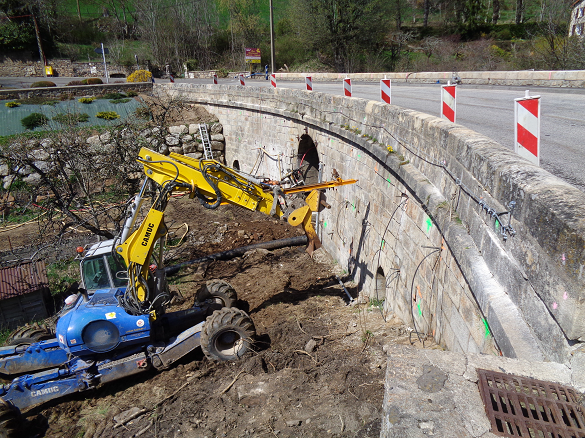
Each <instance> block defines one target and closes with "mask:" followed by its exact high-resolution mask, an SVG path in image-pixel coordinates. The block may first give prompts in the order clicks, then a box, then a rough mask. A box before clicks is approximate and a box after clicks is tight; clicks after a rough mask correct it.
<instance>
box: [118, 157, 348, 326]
mask: <svg viewBox="0 0 585 438" xmlns="http://www.w3.org/2000/svg"><path fill="white" fill-rule="evenodd" d="M138 161H139V162H140V163H141V164H142V165H143V168H144V173H145V174H146V177H147V178H148V179H150V180H152V181H154V182H155V183H156V184H157V186H158V187H159V188H160V190H159V195H158V197H157V198H156V199H155V200H154V202H153V204H152V206H151V208H150V211H149V212H148V214H147V215H146V217H145V219H144V220H143V221H142V223H141V224H140V225H139V226H138V228H137V229H136V231H134V232H133V233H132V234H131V235H129V236H128V238H126V239H125V240H124V241H123V242H121V243H120V244H119V245H118V246H117V247H116V251H117V252H118V254H120V255H121V256H122V258H123V259H124V261H125V262H126V266H128V275H129V285H128V288H129V291H128V293H130V294H131V295H132V296H131V299H133V300H137V303H136V304H135V307H137V308H138V307H140V308H141V312H143V313H144V312H148V313H151V314H152V316H153V317H156V307H157V305H156V303H155V301H156V300H157V296H158V295H157V294H158V292H156V290H158V289H159V287H156V284H153V280H152V278H151V277H153V276H154V277H156V275H155V274H153V273H152V272H150V270H149V261H150V259H151V256H152V254H153V251H154V247H155V243H156V241H157V240H159V239H160V238H161V237H164V236H165V235H166V234H167V228H166V226H165V224H164V211H165V208H166V205H167V202H168V200H169V198H170V195H171V193H172V192H177V191H178V192H187V193H189V197H190V198H195V197H197V198H198V199H199V201H200V202H201V204H202V205H203V206H204V207H206V208H212V209H213V208H217V207H218V206H219V205H222V204H235V205H239V206H241V207H244V208H247V209H249V210H252V211H260V212H262V213H264V214H266V215H269V216H274V217H278V218H280V217H282V216H283V215H284V214H285V212H284V211H283V209H282V207H281V204H280V202H279V197H282V198H284V196H285V195H286V194H291V193H299V192H311V193H310V194H309V195H308V196H307V198H306V205H304V206H302V207H300V208H298V209H296V210H294V211H293V212H292V213H291V214H290V215H289V217H288V222H289V223H290V224H291V225H294V226H299V225H302V226H303V229H304V230H305V233H306V234H307V237H308V238H309V246H308V249H307V250H308V251H309V252H312V251H313V250H315V249H317V248H318V247H319V246H321V244H320V242H319V239H318V237H317V234H316V233H315V230H314V228H313V225H312V223H311V216H312V213H313V212H316V211H318V210H319V208H320V205H319V204H320V202H319V200H320V192H319V190H323V189H327V188H332V187H336V186H341V185H346V184H353V183H355V182H356V180H342V179H340V178H338V179H337V180H335V181H330V182H327V183H322V184H315V185H311V186H300V187H295V188H293V189H281V188H280V187H279V186H270V185H268V184H263V183H261V182H259V181H256V180H255V179H254V178H252V177H250V176H248V175H245V174H243V173H240V172H238V171H236V170H234V169H231V168H229V167H227V166H224V165H222V164H221V163H219V162H217V161H215V160H197V159H193V158H190V157H186V156H184V155H179V154H174V153H171V154H170V155H169V156H165V155H162V154H159V153H157V152H154V151H151V150H149V149H146V148H142V149H141V150H140V153H139V158H138ZM161 250H162V245H161ZM160 261H161V262H162V254H161V257H160ZM161 275H162V274H161ZM149 278H151V281H150V282H149V281H148V280H149ZM154 280H155V282H156V278H155V279H154ZM161 281H164V280H161ZM145 304H148V307H147V308H146V307H145ZM136 312H138V310H136Z"/></svg>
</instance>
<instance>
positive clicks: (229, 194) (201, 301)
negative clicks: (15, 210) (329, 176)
mask: <svg viewBox="0 0 585 438" xmlns="http://www.w3.org/2000/svg"><path fill="white" fill-rule="evenodd" d="M138 161H139V163H141V164H142V166H143V169H144V174H145V176H146V177H145V180H144V183H143V185H142V187H141V190H140V192H139V193H138V194H137V195H136V196H135V198H134V199H133V201H132V203H131V207H130V208H129V213H128V217H127V219H126V222H125V225H124V227H123V230H122V232H121V234H120V236H118V237H117V238H116V239H113V240H111V241H108V242H101V243H99V244H96V245H94V246H93V247H92V248H89V249H88V250H86V251H85V254H84V256H83V257H82V258H81V263H80V266H81V277H82V283H81V285H80V286H81V287H79V286H76V288H77V289H76V290H75V293H73V294H71V295H70V296H69V297H68V298H67V299H66V300H65V306H64V307H63V309H62V310H61V311H60V312H59V314H58V320H57V323H56V328H55V332H54V334H53V333H50V335H48V334H47V333H45V332H42V331H39V330H38V329H35V328H32V329H31V328H28V329H24V330H21V331H20V333H19V335H18V332H17V336H14V337H13V338H12V339H11V342H10V344H11V345H9V346H6V347H1V348H0V376H1V377H3V378H4V379H7V378H13V380H12V381H11V382H10V383H7V384H4V385H2V386H1V387H0V438H1V437H8V438H11V437H16V436H17V435H18V433H19V430H20V429H21V421H22V419H21V415H20V411H21V410H23V409H28V408H29V407H31V406H33V405H37V404H41V403H45V402H47V401H49V400H53V399H57V398H59V397H64V396H66V395H68V394H71V393H74V392H80V391H87V390H90V389H92V388H95V387H97V386H98V385H102V384H105V383H108V382H110V381H113V380H117V379H121V378H124V377H128V376H131V375H134V374H139V373H142V372H144V371H146V370H149V369H152V368H155V369H157V370H164V369H166V368H168V367H170V366H171V365H172V364H173V363H174V362H176V361H177V360H178V359H180V358H182V357H183V356H185V355H186V354H188V353H189V352H191V351H193V350H194V349H196V348H199V347H200V348H201V349H202V350H203V352H204V354H205V355H206V356H207V357H208V358H210V359H211V360H217V361H227V360H237V359H238V358H240V357H241V356H242V355H244V354H245V353H246V352H247V351H248V350H249V349H250V348H251V347H252V343H253V337H254V336H255V328H254V323H253V321H252V319H251V318H250V316H249V315H248V314H247V313H246V312H244V311H243V310H240V309H238V308H235V307H233V304H234V303H235V301H236V300H237V295H236V292H235V291H234V289H233V288H232V287H231V286H230V285H229V284H228V283H226V282H224V281H221V280H212V281H209V282H208V283H207V285H206V286H205V287H204V288H203V290H202V293H201V294H199V296H198V299H197V301H196V302H195V305H194V306H193V307H191V308H189V309H187V310H181V311H176V312H165V308H166V307H167V306H168V304H169V302H170V299H171V294H170V292H169V288H168V284H167V281H166V271H165V268H164V266H163V246H164V245H163V243H164V242H163V239H164V238H165V236H166V235H167V232H168V231H167V227H166V225H165V223H164V212H165V209H166V206H167V204H168V202H169V200H170V199H171V194H172V193H177V192H183V193H184V194H185V193H187V194H188V195H189V197H190V198H192V199H193V198H197V199H198V200H199V202H200V203H201V204H202V205H203V206H204V207H205V208H209V209H214V208H217V207H219V206H220V205H222V204H235V205H239V206H241V207H244V208H247V209H249V210H253V211H260V212H262V213H264V214H266V215H269V216H274V217H279V218H282V217H287V218H288V222H289V223H290V224H291V225H294V226H302V227H303V228H304V230H305V234H306V235H307V237H308V242H309V245H308V248H307V250H308V251H309V252H312V251H313V250H314V249H316V248H318V247H319V246H320V242H319V240H318V238H317V235H316V233H315V230H314V228H313V225H312V222H311V217H312V213H313V212H316V211H318V210H319V208H320V206H321V202H320V193H321V190H324V189H327V188H332V187H336V186H340V185H345V184H352V183H354V182H355V180H342V179H340V178H337V179H336V180H334V181H330V182H326V183H321V184H316V185H312V186H309V185H300V186H296V187H290V188H283V187H281V186H280V185H279V184H274V183H264V182H262V181H259V180H257V179H255V178H254V177H252V176H251V175H248V174H245V173H242V172H240V171H237V170H234V169H231V168H229V167H227V166H225V165H222V164H221V163H219V162H218V161H215V160H197V159H193V158H190V157H186V156H183V155H179V154H174V153H171V154H170V155H168V156H165V155H161V154H159V153H157V152H154V151H152V150H149V149H146V148H143V149H141V151H140V153H139V157H138ZM147 193H151V194H152V196H151V199H154V201H153V202H152V204H151V206H150V209H149V210H148V213H146V215H145V216H144V219H143V220H142V221H140V223H137V222H138V220H137V218H138V216H139V214H140V212H141V211H142V204H143V200H145V198H146V194H147ZM295 193H309V194H308V195H307V196H306V197H305V198H304V201H305V203H304V205H302V206H301V207H300V208H295V209H293V208H291V207H290V205H293V204H294V203H287V199H289V200H290V197H291V196H292V195H294V194H295ZM157 242H158V245H157ZM47 337H48V338H49V339H43V338H47Z"/></svg>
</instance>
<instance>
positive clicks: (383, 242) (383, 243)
mask: <svg viewBox="0 0 585 438" xmlns="http://www.w3.org/2000/svg"><path fill="white" fill-rule="evenodd" d="M384 245H386V241H385V240H384V239H382V249H384Z"/></svg>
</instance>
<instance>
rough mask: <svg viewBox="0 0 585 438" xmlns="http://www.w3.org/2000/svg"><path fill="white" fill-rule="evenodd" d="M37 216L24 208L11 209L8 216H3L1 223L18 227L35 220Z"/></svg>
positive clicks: (36, 213)
mask: <svg viewBox="0 0 585 438" xmlns="http://www.w3.org/2000/svg"><path fill="white" fill-rule="evenodd" d="M38 214H39V213H38V212H35V211H32V210H30V209H28V208H25V207H19V208H13V209H11V210H10V214H8V215H3V217H2V221H3V222H8V223H10V224H14V225H18V224H22V223H24V222H28V221H31V220H34V219H36V218H37V217H38Z"/></svg>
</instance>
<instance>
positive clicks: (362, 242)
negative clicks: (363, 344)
mask: <svg viewBox="0 0 585 438" xmlns="http://www.w3.org/2000/svg"><path fill="white" fill-rule="evenodd" d="M155 87H161V88H164V89H165V91H166V92H168V93H171V94H174V95H176V96H179V97H182V98H183V99H185V100H186V101H189V102H194V103H200V104H202V105H205V106H206V107H207V108H208V109H209V111H210V112H212V113H214V114H216V115H217V116H218V117H219V119H220V122H221V123H222V124H223V125H224V135H225V138H226V162H227V164H228V165H233V164H234V163H236V162H237V164H238V165H239V168H240V169H242V170H243V171H245V172H251V173H253V174H258V175H262V176H267V177H270V178H272V179H279V178H280V177H281V176H282V174H285V173H286V172H288V171H290V170H291V169H292V168H293V167H297V166H299V165H300V161H301V159H302V156H303V155H304V153H306V150H302V151H301V150H300V146H301V144H307V141H309V143H308V144H310V145H312V146H311V147H314V148H315V149H316V151H317V154H318V158H319V161H320V162H321V163H322V164H323V165H324V177H325V179H329V178H330V176H331V175H332V173H333V169H336V172H338V173H339V175H341V177H343V178H359V182H358V183H357V184H355V185H351V186H344V187H340V188H338V189H336V190H330V191H328V192H326V195H325V196H326V198H327V202H328V203H330V204H331V205H332V206H333V208H332V209H331V210H325V211H323V212H322V213H321V214H320V217H319V223H318V224H317V228H318V232H319V235H320V236H321V239H322V241H323V244H324V246H325V248H326V249H327V250H328V251H329V252H330V253H331V254H332V255H333V256H334V258H335V259H336V260H337V261H338V262H339V263H340V265H341V266H342V267H343V268H344V269H345V270H346V271H347V272H348V273H349V274H350V275H351V276H352V277H353V279H354V280H355V281H357V282H358V284H359V290H360V293H361V295H362V297H364V298H365V299H378V300H379V299H381V298H385V300H386V302H385V304H384V306H385V308H386V309H387V310H393V311H394V312H396V313H397V314H398V316H399V317H400V318H402V319H403V320H404V321H405V322H406V323H407V324H409V325H410V326H411V328H412V329H413V330H416V331H417V332H420V333H423V334H426V335H431V336H434V337H435V339H437V340H438V341H439V342H440V343H441V344H442V345H444V346H446V347H447V348H449V349H452V350H454V351H466V352H482V353H499V352H501V353H502V354H504V355H505V356H509V357H518V358H523V359H530V360H553V361H558V362H567V361H568V360H569V358H570V357H571V355H572V354H573V353H574V348H575V347H574V346H572V345H573V344H574V342H573V341H580V340H581V339H583V337H584V336H585V322H584V321H585V318H583V316H585V315H584V312H585V307H584V306H583V305H582V304H581V303H582V302H583V301H584V300H585V288H584V282H585V279H584V278H583V266H585V252H584V250H583V248H584V247H585V246H584V242H585V207H584V205H585V194H584V193H582V192H580V191H579V190H577V189H576V188H574V187H572V186H570V185H568V184H566V183H564V182H562V181H560V180H559V179H557V178H555V177H554V176H552V175H550V174H549V173H548V172H546V171H544V170H542V169H540V168H538V167H535V166H533V165H531V164H529V163H528V162H527V161H525V160H523V159H521V158H519V157H518V156H517V155H515V154H514V153H512V152H511V151H509V150H508V149H506V148H504V147H503V146H501V145H499V144H497V143H495V142H494V141H492V140H490V139H489V138H486V137H484V136H481V135H480V134H478V133H475V132H473V131H470V130H468V129H466V128H464V127H462V126H460V125H455V124H452V123H450V122H447V121H444V120H440V119H438V118H435V117H432V116H429V115H426V114H422V113H419V112H417V111H413V110H407V109H402V108H398V107H395V106H391V105H386V104H382V103H378V102H372V101H367V100H364V99H357V98H344V97H338V96H331V95H326V94H321V93H315V92H312V93H311V92H305V91H299V90H290V89H276V90H272V89H268V88H259V87H253V86H250V87H246V88H243V87H234V86H213V85H194V84H174V86H173V87H171V86H168V85H166V84H163V85H158V84H156V85H155ZM512 201H513V202H514V203H515V204H511V202H512ZM512 206H513V207H514V208H513V209H512Z"/></svg>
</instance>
